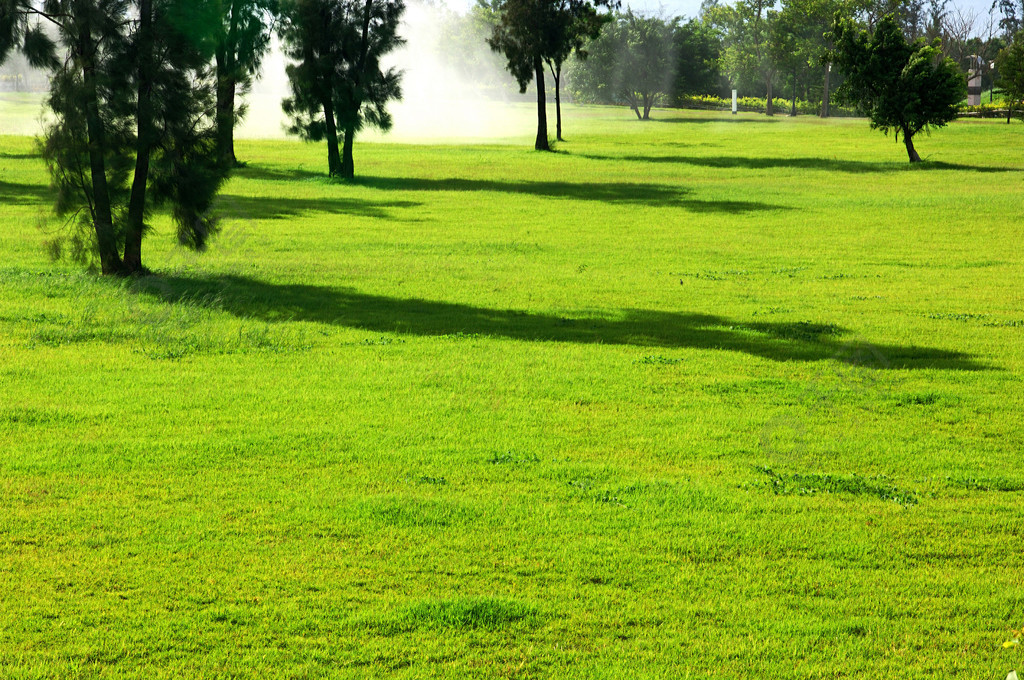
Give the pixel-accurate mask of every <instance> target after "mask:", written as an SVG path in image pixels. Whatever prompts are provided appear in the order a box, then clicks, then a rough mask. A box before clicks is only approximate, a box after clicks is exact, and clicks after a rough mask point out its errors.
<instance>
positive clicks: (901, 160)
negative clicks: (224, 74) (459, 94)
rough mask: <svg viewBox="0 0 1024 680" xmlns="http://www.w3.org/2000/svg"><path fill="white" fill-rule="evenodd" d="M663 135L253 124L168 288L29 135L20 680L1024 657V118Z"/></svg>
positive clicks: (654, 672) (830, 667) (1, 384)
mask: <svg viewBox="0 0 1024 680" xmlns="http://www.w3.org/2000/svg"><path fill="white" fill-rule="evenodd" d="M526 110H527V111H528V109H526ZM631 116H632V114H630V113H629V111H627V110H624V109H615V108H600V107H594V108H573V107H570V108H568V110H567V112H566V137H567V138H568V140H569V141H568V142H567V143H563V144H559V145H558V147H557V153H554V154H545V153H538V152H534V151H532V150H530V145H531V141H532V133H533V129H531V127H530V124H529V117H528V116H526V117H525V120H526V124H525V125H524V126H523V127H522V129H521V130H512V131H510V133H509V134H520V135H521V136H520V137H518V138H516V139H513V140H511V141H512V142H513V143H508V144H462V145H457V144H452V145H436V144H435V145H431V144H394V143H390V144H389V143H372V144H365V143H364V144H358V143H357V146H356V156H355V162H356V174H357V180H356V181H355V182H354V183H351V184H345V183H333V182H329V181H328V180H327V179H326V177H325V175H326V152H325V150H324V148H323V147H322V146H321V145H306V144H302V143H299V142H293V141H259V142H257V141H240V142H239V143H238V155H239V158H240V159H241V160H243V161H246V162H247V163H248V165H247V166H246V167H244V168H242V169H240V170H238V171H237V172H236V173H235V175H234V176H233V177H232V179H231V180H230V181H229V182H228V183H227V184H226V185H225V188H224V189H223V191H222V194H221V197H220V198H219V199H218V204H217V205H218V212H219V214H220V215H221V217H222V223H221V224H222V227H223V231H222V233H221V234H220V235H219V236H217V237H216V238H215V239H214V240H213V242H212V244H211V247H210V249H209V251H208V252H207V253H205V254H202V255H195V254H191V253H189V252H187V251H184V250H180V249H178V248H177V247H175V246H174V235H173V227H172V226H171V222H170V219H169V218H168V217H167V216H166V215H160V214H156V215H154V216H153V220H152V224H153V228H154V232H153V233H152V234H151V235H150V236H149V237H148V238H147V240H146V242H145V245H144V250H143V256H144V258H145V262H146V264H147V265H148V266H149V267H150V268H151V269H152V270H153V271H154V274H153V275H152V276H148V277H144V278H140V279H134V280H108V279H104V278H100V277H97V276H94V275H91V274H87V273H84V272H83V271H82V268H81V267H78V266H76V265H72V264H54V263H51V262H50V260H49V259H48V257H47V254H46V251H45V248H44V247H43V243H44V241H46V240H47V239H48V238H50V237H51V236H52V234H53V232H54V231H55V230H57V229H59V228H60V225H61V222H60V221H59V220H57V219H56V218H54V217H53V216H52V214H51V211H50V207H51V204H52V197H51V192H50V190H49V188H48V175H47V171H46V168H45V166H44V164H43V162H42V161H41V160H40V159H39V158H38V156H37V155H36V151H35V147H34V145H33V141H32V139H30V138H29V137H10V136H9V137H0V224H2V225H3V227H4V228H3V229H2V230H0V252H2V253H3V254H4V258H3V262H2V263H0V396H2V401H0V443H2V448H0V499H2V503H0V508H2V509H0V677H2V678H9V679H12V680H25V679H28V678H139V679H142V678H146V679H152V678H186V677H195V678H199V677H202V678H228V677H231V678H324V677H332V678H333V677H338V678H349V677H352V678H356V677H366V678H370V677H389V678H424V677H446V678H467V677H480V678H484V677H517V678H518V677H522V678H528V677H533V678H624V677H631V678H632V677H637V678H639V677H665V678H669V677H671V678H687V677H722V678H733V677H736V678H759V679H761V678H763V679H768V678H838V677H849V678H897V677H899V678H922V677H932V678H965V679H966V678H971V679H978V678H992V679H995V680H1002V679H1003V678H1005V676H1006V674H1007V672H1008V671H1010V670H1012V669H1017V670H1018V671H1021V670H1024V651H1022V650H1024V647H1022V646H1019V645H1017V646H1007V647H1004V643H1006V642H1009V641H1011V640H1012V639H1013V638H1014V635H1015V633H1014V629H1017V630H1019V629H1020V628H1021V626H1022V625H1024V566H1022V559H1024V554H1022V553H1024V459H1022V451H1024V422H1022V421H1024V418H1022V416H1021V412H1022V407H1024V385H1022V378H1024V269H1022V263H1024V201H1022V192H1021V189H1022V182H1021V178H1022V173H1021V171H1022V169H1024V126H1021V125H1020V124H1013V125H1006V124H1003V123H1000V122H999V121H959V122H956V123H954V124H952V125H951V126H950V127H949V128H948V129H944V130H940V131H937V132H935V133H933V134H932V135H931V136H925V135H923V134H922V135H920V136H919V138H917V139H915V141H916V143H917V148H918V151H919V152H920V153H921V155H922V157H923V158H924V159H925V161H926V162H925V163H922V164H919V166H918V167H911V166H910V165H909V164H908V163H907V160H906V153H905V151H904V149H903V146H902V144H897V143H896V142H894V141H893V140H892V139H891V138H886V137H884V136H883V135H881V134H880V133H877V132H873V131H871V130H870V129H869V128H868V124H867V122H866V121H865V120H863V119H860V120H854V119H842V120H826V121H823V120H820V119H817V118H797V119H789V118H785V117H776V118H774V119H766V118H765V117H764V116H761V115H755V114H744V115H740V116H730V115H728V114H718V113H699V112H692V111H684V112H679V111H662V110H658V111H655V113H654V116H655V117H656V120H652V121H650V122H645V123H641V122H639V121H637V120H635V119H634V118H632V117H631Z"/></svg>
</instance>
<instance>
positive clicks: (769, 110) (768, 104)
mask: <svg viewBox="0 0 1024 680" xmlns="http://www.w3.org/2000/svg"><path fill="white" fill-rule="evenodd" d="M764 115H766V116H774V115H775V102H774V101H773V99H772V79H771V78H769V79H768V96H767V98H766V100H765V107H764Z"/></svg>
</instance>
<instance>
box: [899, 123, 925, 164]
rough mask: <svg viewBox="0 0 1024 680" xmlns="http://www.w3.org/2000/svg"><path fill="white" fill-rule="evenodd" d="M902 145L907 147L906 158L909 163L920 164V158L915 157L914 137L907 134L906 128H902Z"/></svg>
mask: <svg viewBox="0 0 1024 680" xmlns="http://www.w3.org/2000/svg"><path fill="white" fill-rule="evenodd" d="M903 143H904V144H905V145H906V147H907V156H908V157H909V158H910V162H911V163H920V162H921V157H920V156H918V155H917V149H915V148H914V135H913V134H911V133H909V132H907V128H903Z"/></svg>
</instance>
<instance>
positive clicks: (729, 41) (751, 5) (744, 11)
mask: <svg viewBox="0 0 1024 680" xmlns="http://www.w3.org/2000/svg"><path fill="white" fill-rule="evenodd" d="M774 5H775V0H737V2H735V3H734V4H733V5H732V6H718V7H716V8H715V11H714V12H713V13H712V16H713V17H714V20H715V22H716V23H717V24H718V25H720V26H721V27H722V29H723V31H724V32H725V35H726V41H725V49H724V50H723V52H722V67H723V70H724V71H725V72H726V73H727V74H728V75H729V78H730V80H732V82H733V83H734V84H736V85H737V86H738V87H739V88H741V89H743V88H745V87H751V86H753V85H754V84H755V83H761V84H763V86H764V92H765V115H768V116H771V115H774V113H775V110H774V103H773V98H774V91H773V88H774V86H775V81H776V77H777V75H778V72H779V64H778V61H777V57H778V55H779V54H781V53H783V52H784V51H785V47H784V46H783V45H780V44H779V42H778V41H779V40H780V39H781V38H783V37H784V36H785V33H784V32H782V31H779V30H777V28H776V26H775V24H776V22H777V19H778V12H776V11H775V10H773V9H772V7H773V6H774Z"/></svg>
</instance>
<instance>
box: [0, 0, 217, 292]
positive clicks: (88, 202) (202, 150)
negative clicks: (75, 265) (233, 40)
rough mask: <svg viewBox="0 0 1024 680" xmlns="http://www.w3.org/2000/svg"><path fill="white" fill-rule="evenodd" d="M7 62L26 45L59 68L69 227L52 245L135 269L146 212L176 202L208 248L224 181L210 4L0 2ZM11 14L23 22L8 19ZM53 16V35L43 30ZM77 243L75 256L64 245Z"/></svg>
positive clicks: (193, 241)
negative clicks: (217, 147)
mask: <svg viewBox="0 0 1024 680" xmlns="http://www.w3.org/2000/svg"><path fill="white" fill-rule="evenodd" d="M0 2H3V4H2V8H3V9H2V10H0V58H3V57H4V56H5V55H6V52H7V51H9V50H10V49H15V48H17V49H21V50H22V51H23V52H24V53H25V54H26V56H28V57H29V59H30V60H31V61H32V63H33V64H34V65H41V66H47V67H48V68H50V69H51V70H52V72H53V73H52V78H51V89H50V95H49V99H48V101H47V104H48V106H49V108H50V109H51V111H52V113H53V116H52V122H51V123H50V124H49V125H48V127H47V129H46V131H45V135H44V141H43V157H44V159H45V160H46V162H47V165H48V167H49V169H50V173H51V177H52V179H53V183H54V186H55V187H56V189H57V198H56V210H57V212H58V214H61V215H66V216H70V217H71V218H72V219H70V220H69V225H71V229H70V231H69V232H68V233H67V234H66V235H65V238H62V239H58V240H56V241H55V242H54V243H53V249H54V252H55V253H57V254H59V253H61V252H62V251H64V252H68V254H70V255H72V256H73V257H76V258H77V259H80V260H82V261H85V262H94V261H95V260H98V264H99V269H100V270H101V271H102V272H103V273H104V274H121V275H127V274H137V273H141V272H144V271H145V268H144V267H143V264H142V240H143V237H144V235H145V233H146V231H147V221H146V220H147V216H148V215H149V213H150V211H151V210H152V209H153V208H155V207H158V206H161V205H165V204H166V205H168V206H169V207H170V211H171V214H172V216H173V218H174V220H175V222H176V224H177V227H178V238H179V241H180V242H181V243H182V244H183V245H186V246H189V247H192V248H195V249H201V248H203V247H204V246H205V245H206V242H207V239H208V238H209V236H210V234H211V233H212V232H213V230H214V228H215V222H214V221H213V219H212V218H211V217H210V215H209V209H210V205H211V203H212V201H213V196H214V194H215V193H216V191H217V190H218V188H219V187H220V185H221V183H222V182H223V179H224V177H225V169H224V168H223V166H221V165H220V164H219V163H217V161H216V155H215V154H214V153H213V150H214V142H215V140H214V135H213V132H214V130H213V126H212V122H213V108H212V88H211V86H210V80H211V79H210V77H209V73H208V68H207V64H208V63H209V62H210V60H211V58H212V49H211V48H212V41H211V40H210V36H209V35H208V34H206V33H204V32H203V28H202V27H204V26H209V25H211V23H212V22H211V19H212V18H213V17H212V16H211V14H210V6H209V5H208V4H206V3H203V2H201V0H45V1H44V2H42V3H41V4H39V5H36V4H30V3H29V2H27V0H0ZM11 17H14V19H13V20H11ZM43 21H45V22H49V23H50V24H51V25H52V27H53V29H54V30H55V33H56V36H57V42H56V43H55V42H53V41H52V40H50V39H49V38H48V37H47V34H46V33H45V32H44V31H43V30H42V28H40V22H43ZM67 245H70V246H71V249H70V251H65V250H64V246H67Z"/></svg>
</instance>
